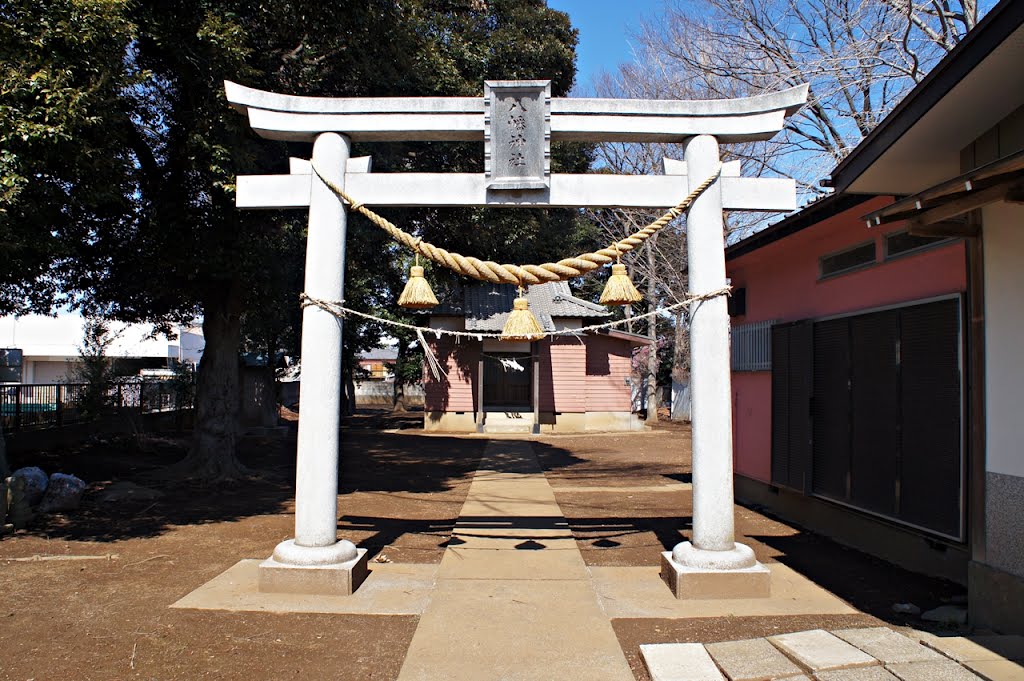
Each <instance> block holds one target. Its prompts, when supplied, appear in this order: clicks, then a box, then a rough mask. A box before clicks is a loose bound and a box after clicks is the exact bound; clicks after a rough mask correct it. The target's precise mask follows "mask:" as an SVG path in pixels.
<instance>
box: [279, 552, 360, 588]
mask: <svg viewBox="0 0 1024 681" xmlns="http://www.w3.org/2000/svg"><path fill="white" fill-rule="evenodd" d="M356 554H357V555H356V557H355V558H353V559H352V560H350V561H348V562H346V563H339V564H337V565H312V566H306V565H288V564H287V563H279V562H278V561H276V560H274V559H273V558H268V559H266V560H265V561H263V562H262V563H260V567H259V573H260V579H259V590H260V591H262V592H263V593H285V594H314V595H320V594H323V595H330V596H351V595H352V594H353V593H354V592H355V590H356V589H358V588H359V585H360V584H362V583H363V580H365V579H366V575H367V571H368V568H367V564H366V562H367V558H366V549H356Z"/></svg>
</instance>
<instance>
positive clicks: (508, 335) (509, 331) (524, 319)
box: [499, 289, 544, 341]
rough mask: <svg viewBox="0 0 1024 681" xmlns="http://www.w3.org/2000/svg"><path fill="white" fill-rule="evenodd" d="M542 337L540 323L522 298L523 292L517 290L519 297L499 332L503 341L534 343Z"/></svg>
mask: <svg viewBox="0 0 1024 681" xmlns="http://www.w3.org/2000/svg"><path fill="white" fill-rule="evenodd" d="M543 337H544V329H542V328H541V326H540V322H538V321H537V318H536V317H534V316H533V313H532V312H530V303H529V301H527V300H526V298H525V297H524V296H523V290H522V289H519V297H518V298H516V300H515V302H514V303H513V309H512V313H511V314H509V316H508V321H507V322H505V328H504V329H502V331H501V338H500V339H499V340H503V341H535V340H540V339H541V338H543Z"/></svg>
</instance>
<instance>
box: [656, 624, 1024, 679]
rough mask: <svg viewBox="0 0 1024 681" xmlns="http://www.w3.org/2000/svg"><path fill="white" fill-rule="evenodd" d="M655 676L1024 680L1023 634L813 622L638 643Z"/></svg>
mask: <svg viewBox="0 0 1024 681" xmlns="http://www.w3.org/2000/svg"><path fill="white" fill-rule="evenodd" d="M640 652H641V654H642V655H643V658H644V662H645V663H646V665H647V670H648V672H650V675H651V678H652V679H653V681H725V680H726V679H728V681H774V680H776V679H788V680H790V681H810V680H811V679H815V680H816V681H977V680H978V679H986V680H987V681H1024V667H1022V666H1020V665H1019V664H1018V662H1019V661H1020V660H1024V637H1022V636H979V637H971V638H964V637H959V636H957V637H948V638H947V637H940V636H935V635H933V634H928V633H924V632H913V635H912V636H906V635H903V634H900V633H897V632H895V631H893V630H892V629H888V628H886V627H876V628H866V629H842V630H838V631H833V632H827V631H822V630H821V629H815V630H812V631H801V632H797V633H792V634H782V635H779V636H769V637H768V638H758V639H750V640H745V641H729V642H726V643H708V644H706V645H701V644H700V643H662V644H656V645H643V646H640Z"/></svg>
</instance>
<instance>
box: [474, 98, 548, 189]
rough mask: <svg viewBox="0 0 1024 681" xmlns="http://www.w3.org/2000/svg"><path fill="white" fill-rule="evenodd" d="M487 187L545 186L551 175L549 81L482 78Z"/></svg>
mask: <svg viewBox="0 0 1024 681" xmlns="http://www.w3.org/2000/svg"><path fill="white" fill-rule="evenodd" d="M484 171H485V172H486V174H487V188H488V189H498V190H501V189H547V188H548V187H549V176H550V174H551V81H549V80H532V81H530V80H528V81H522V80H520V81H503V80H490V81H485V82H484Z"/></svg>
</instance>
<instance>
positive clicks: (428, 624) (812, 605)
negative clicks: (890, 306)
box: [172, 439, 1024, 681]
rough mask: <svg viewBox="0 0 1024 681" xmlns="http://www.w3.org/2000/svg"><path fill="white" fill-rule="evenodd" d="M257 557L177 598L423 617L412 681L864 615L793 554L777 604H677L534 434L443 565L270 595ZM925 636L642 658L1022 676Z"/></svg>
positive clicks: (611, 673)
mask: <svg viewBox="0 0 1024 681" xmlns="http://www.w3.org/2000/svg"><path fill="white" fill-rule="evenodd" d="M568 489H570V490H571V491H578V489H579V488H578V487H572V488H568ZM602 490H604V488H602ZM659 491H660V487H659ZM259 562H260V561H259V560H258V559H256V560H242V561H240V562H238V563H237V564H236V565H234V566H233V567H231V568H229V569H228V570H227V571H225V572H224V573H222V574H220V575H218V576H217V577H215V578H214V579H212V580H211V581H209V582H207V583H206V584H204V585H202V586H201V587H199V588H198V589H196V590H195V591H193V592H192V593H190V594H188V595H186V596H185V597H183V598H182V599H180V600H179V601H178V602H177V603H175V604H174V605H173V606H172V607H175V608H188V609H213V610H229V611H263V612H307V613H314V612H316V613H336V614H377V615H416V616H419V618H420V619H419V623H418V626H417V628H416V632H415V634H414V635H413V639H412V641H411V643H410V646H409V650H408V654H407V656H406V658H405V661H404V665H403V666H402V669H401V672H400V675H399V679H400V681H418V680H426V679H430V680H435V679H440V678H443V679H451V680H453V681H459V680H462V679H465V680H467V681H469V680H472V681H477V680H479V679H502V680H507V681H529V680H538V681H539V680H544V681H548V680H550V679H573V681H589V680H591V679H593V680H594V681H632V680H633V678H634V676H633V673H632V671H631V670H630V668H629V664H628V662H627V660H626V657H625V655H624V654H623V651H622V647H621V645H620V643H619V641H618V639H617V637H616V635H615V632H614V630H613V629H612V626H611V621H612V620H613V619H617V618H619V619H631V618H667V619H689V618H707V617H730V616H733V617H742V616H747V617H749V616H757V617H774V616H789V615H810V614H821V615H825V614H832V615H850V614H856V613H857V610H856V609H854V608H852V607H851V606H850V605H849V604H847V603H845V602H843V601H842V600H840V599H839V598H837V597H836V596H835V595H834V594H831V593H829V592H828V591H826V590H825V589H823V588H821V587H820V586H818V585H816V584H814V583H813V582H811V581H810V580H808V579H807V578H805V577H803V576H802V575H800V574H799V573H796V572H794V571H793V570H792V569H790V568H788V567H786V566H785V565H783V564H781V563H770V564H768V566H769V568H770V569H771V571H772V595H771V597H770V598H762V599H726V600H676V599H675V598H672V596H671V594H670V593H669V590H668V588H667V587H666V585H665V584H664V582H662V580H661V579H660V577H659V576H658V569H657V568H656V567H653V566H646V567H598V566H591V567H588V566H587V565H586V564H585V563H584V561H583V557H582V555H581V554H580V551H579V549H578V548H577V543H576V541H575V539H574V538H573V536H572V532H571V531H570V528H569V524H568V522H567V521H566V519H565V517H564V515H563V514H562V510H561V508H560V507H559V506H558V503H557V502H556V500H555V489H553V488H552V486H551V485H550V484H549V482H548V480H547V478H546V476H545V475H544V473H543V471H542V469H541V467H540V465H539V463H538V461H537V457H536V454H535V453H534V450H533V447H532V446H531V444H530V442H529V441H524V440H512V439H505V440H492V441H490V442H489V443H488V445H487V447H486V449H485V450H484V454H483V457H482V459H481V462H480V466H479V468H478V470H477V471H476V473H475V475H474V478H473V481H472V484H471V485H470V488H469V491H468V494H467V496H466V499H465V502H464V504H463V507H462V510H461V513H460V516H459V519H458V521H457V523H456V526H455V529H454V531H453V534H452V537H451V539H450V541H449V542H448V545H447V547H446V549H445V553H444V556H443V557H442V560H441V563H440V564H439V565H428V564H423V565H419V564H387V563H371V565H370V568H371V572H370V575H369V577H368V578H367V579H366V581H365V582H364V583H363V584H362V585H361V586H360V587H359V589H358V590H357V591H356V592H355V594H353V595H352V596H334V597H324V596H296V595H294V594H270V593H262V592H260V591H259V590H258V587H257V581H258V580H257V566H258V564H259ZM915 633H916V634H919V635H918V637H917V638H916V639H914V638H909V637H907V636H904V635H901V634H898V633H896V632H893V631H892V630H890V629H886V628H878V629H847V630H841V631H834V632H831V633H829V632H825V631H820V630H817V631H811V632H800V633H796V634H784V635H780V636H773V637H769V638H761V639H754V640H749V641H732V642H726V643H708V644H706V645H702V644H700V643H687V644H659V645H644V646H641V652H642V654H643V658H644V661H645V662H646V664H647V667H648V669H649V671H650V673H651V676H652V678H653V679H654V681H724V680H725V679H728V680H729V681H769V680H773V679H787V678H788V679H793V681H799V680H804V681H811V680H812V679H813V680H814V681H895V680H897V679H899V680H902V681H918V680H921V681H947V680H948V681H959V680H960V679H978V678H984V679H988V680H989V681H1024V668H1022V667H1020V666H1018V665H1017V664H1016V662H1015V661H1017V660H1022V659H1024V637H989V638H984V637H983V638H980V639H961V638H938V637H935V636H931V635H929V634H924V633H918V632H915Z"/></svg>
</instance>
